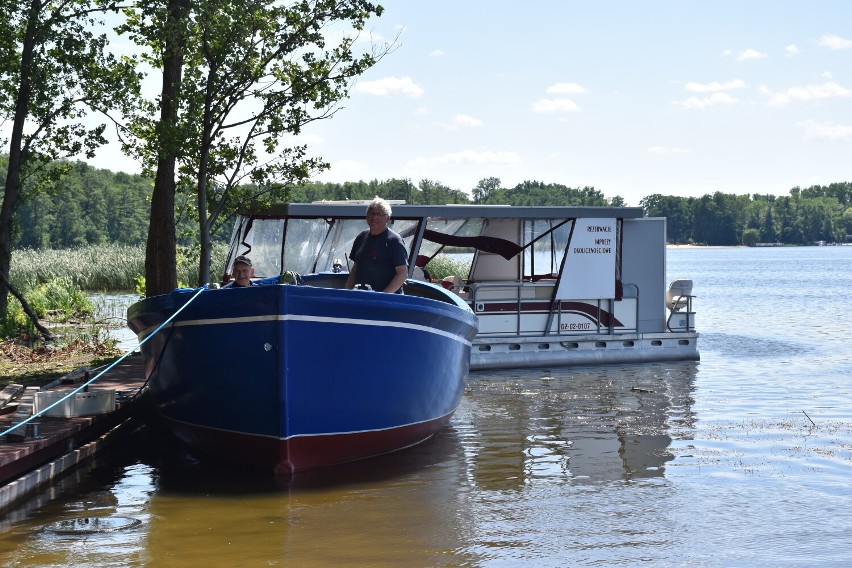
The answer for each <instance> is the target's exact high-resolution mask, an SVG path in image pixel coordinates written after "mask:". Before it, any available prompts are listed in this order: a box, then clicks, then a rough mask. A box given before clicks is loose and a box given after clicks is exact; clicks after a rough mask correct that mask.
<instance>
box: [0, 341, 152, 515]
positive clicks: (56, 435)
mask: <svg viewBox="0 0 852 568" xmlns="http://www.w3.org/2000/svg"><path fill="white" fill-rule="evenodd" d="M97 372H99V370H88V371H87V370H78V371H74V372H72V373H69V374H68V375H66V376H65V377H62V378H61V379H58V380H56V381H54V382H53V383H50V384H49V385H45V386H44V387H42V389H41V390H42V391H50V390H54V389H63V390H73V389H75V388H78V387H79V386H80V385H82V384H83V383H85V382H86V381H88V380H89V379H90V378H91V377H94V376H96V375H97ZM144 383H145V377H144V372H143V365H142V357H141V356H140V355H138V354H132V355H130V356H128V357H126V358H125V359H124V360H123V361H121V363H119V364H117V365H116V366H115V367H113V368H112V369H110V370H109V371H107V372H106V373H104V375H103V376H101V377H100V378H99V379H98V380H97V381H95V382H93V383H92V384H91V385H89V386H88V387H87V390H86V392H89V393H92V394H97V392H98V391H103V390H114V391H115V393H116V404H115V409H114V410H111V411H108V412H104V413H101V414H93V415H88V416H71V417H62V416H44V415H43V416H40V417H39V418H38V419H36V420H33V421H31V422H30V423H28V424H25V425H23V426H21V427H19V428H18V429H16V430H14V431H12V432H10V433H9V434H7V435H5V436H3V437H2V438H0V511H3V510H4V509H6V508H7V507H9V506H10V505H11V504H13V503H14V502H16V501H18V500H19V499H21V498H22V497H24V496H25V495H26V494H28V493H30V492H32V491H34V490H35V489H37V488H38V487H40V486H41V485H43V484H45V483H47V482H49V481H50V480H51V479H53V478H55V477H57V476H59V475H61V474H62V473H64V472H65V471H67V470H68V469H70V468H72V467H74V466H76V465H78V464H79V463H81V462H83V461H85V460H86V459H89V458H90V457H92V456H93V455H94V454H95V453H96V452H97V451H99V450H100V449H101V448H102V446H104V445H106V443H107V441H108V438H110V437H112V436H114V434H115V433H117V431H118V430H119V427H120V426H123V425H125V424H127V423H128V422H129V421H130V419H131V418H133V417H134V410H135V409H136V406H137V405H138V402H139V399H138V398H134V397H133V395H134V394H135V393H137V392H139V390H140V389H141V388H142V387H143V385H144ZM30 388H31V391H30V392H31V393H32V392H33V391H34V390H35V389H33V388H32V387H30ZM25 399H26V397H25V395H22V396H21V398H19V399H18V400H17V401H13V402H11V403H9V404H8V405H6V406H5V407H3V408H2V409H0V412H2V414H0V432H6V431H7V430H8V429H9V428H11V427H12V426H13V425H14V424H16V423H18V422H20V421H21V420H22V419H25V418H26V417H28V416H30V415H31V414H30V410H29V408H28V407H27V402H26V401H25ZM18 407H23V408H21V412H18V411H17V408H18Z"/></svg>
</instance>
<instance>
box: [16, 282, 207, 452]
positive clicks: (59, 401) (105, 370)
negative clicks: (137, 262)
mask: <svg viewBox="0 0 852 568" xmlns="http://www.w3.org/2000/svg"><path fill="white" fill-rule="evenodd" d="M206 289H207V287H206V286H202V287H201V288H199V289H198V291H197V292H195V294H194V295H193V296H192V297H191V298H190V299H189V300H187V302H186V303H185V304H184V305H182V306H181V307H180V308H178V310H177V311H175V313H173V314H172V315H171V316H169V317H168V318H167V319H166V321H164V322H163V323H161V324H160V325H159V327H157V329H155V330H154V332H153V333H152V334H150V335H149V336H148V337H146V338H145V339H143V340H142V341H140V342H139V345H137V346H136V347H135V348H133V349H131V350H130V351H128V352H127V353H125V354H124V355H122V356H121V357H119V358H118V359H116V360H115V361H113V362H112V363H111V364H110V365H109V366H107V367H106V368H105V369H104V370H103V371H101V372H100V373H98V374H97V375H95V376H94V377H93V378H92V379H90V380H88V381H86V382H85V383H83V384H82V385H80V386H79V387H77V388H76V389H74V390H72V391H71V392H69V393H68V394H67V395H65V396H63V397H62V398H60V399H59V400H57V401H56V402H54V403H53V404H51V405H50V406H48V407H47V408H44V409H42V410H39V411H38V412H37V413H36V414H33V415H32V416H30V417H29V418H27V419H26V420H22V421H21V422H19V423H18V424H15V425H14V426H12V427H11V428H9V429H8V430H6V431H5V432H3V433H2V434H0V438H2V437H3V436H5V435H6V434H8V433H9V432H12V431H13V430H16V429H17V428H20V427H21V426H23V425H24V424H26V423H28V422H30V421H32V420H35V419H36V418H38V417H39V416H41V415H42V414H44V413H45V412H47V411H48V410H50V409H51V408H53V407H54V406H56V405H58V404H62V403H63V402H65V401H66V400H68V399H69V398H71V397H72V396H74V395H75V394H77V393H78V392H80V391H82V390H83V389H85V388H86V387H88V386H89V385H90V384H92V383H93V382H95V381H96V380H98V379H99V378H101V377H102V376H103V375H104V374H105V373H106V372H107V371H109V370H111V369H112V368H113V367H115V366H116V365H118V364H119V363H121V362H122V361H124V359H126V358H127V357H128V356H130V355H132V354H133V352H134V351H136V349H138V348H139V347H142V345H144V344H145V342H146V341H148V340H149V339H151V338H152V337H154V336H155V335H157V334H158V333H159V332H160V330H161V329H163V328H164V327H165V326H166V324H168V323H170V322H171V321H172V320H173V319H175V317H177V315H178V314H179V313H181V312H182V311H183V309H184V308H185V307H187V306H188V305H189V304H191V303H192V301H193V300H195V299H196V298H197V297H198V296H199V295H200V294H201V293H202V292H203V291H204V290H206Z"/></svg>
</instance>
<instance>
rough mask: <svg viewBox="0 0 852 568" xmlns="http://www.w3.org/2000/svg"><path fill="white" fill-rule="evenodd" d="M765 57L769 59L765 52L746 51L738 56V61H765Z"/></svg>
mask: <svg viewBox="0 0 852 568" xmlns="http://www.w3.org/2000/svg"><path fill="white" fill-rule="evenodd" d="M764 57H769V56H768V55H766V54H765V53H763V52H760V51H757V50H756V49H746V50H745V51H741V52H740V54H739V55H738V56H737V61H747V60H749V59H763V58H764Z"/></svg>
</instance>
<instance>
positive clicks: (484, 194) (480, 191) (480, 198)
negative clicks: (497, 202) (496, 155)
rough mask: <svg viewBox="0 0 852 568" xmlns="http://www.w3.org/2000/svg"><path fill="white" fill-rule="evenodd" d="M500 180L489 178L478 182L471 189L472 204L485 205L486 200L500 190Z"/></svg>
mask: <svg viewBox="0 0 852 568" xmlns="http://www.w3.org/2000/svg"><path fill="white" fill-rule="evenodd" d="M500 185H501V182H500V178H496V177H489V178H485V179H481V180H479V183H477V184H476V187H475V188H474V189H473V202H474V203H487V202H488V199H489V198H490V197H491V196H492V195H493V194H494V193H495V192H497V191H498V190H499V189H500Z"/></svg>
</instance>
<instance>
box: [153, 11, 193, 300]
mask: <svg viewBox="0 0 852 568" xmlns="http://www.w3.org/2000/svg"><path fill="white" fill-rule="evenodd" d="M188 12H189V1H188V0H169V20H168V22H167V23H166V27H167V33H166V37H167V38H168V39H167V43H166V48H165V50H164V53H163V90H162V96H161V97H160V122H159V124H158V125H157V128H158V140H157V143H158V148H157V153H158V158H157V173H156V175H155V177H154V192H153V194H152V196H151V222H150V224H149V226H148V243H147V246H146V247H145V295H146V296H155V295H157V294H165V293H167V292H170V291H171V290H173V289H174V288H176V287H177V252H176V239H175V173H176V172H175V170H176V163H177V156H176V150H175V148H177V147H178V145H177V144H176V143H175V141H174V140H173V138H174V135H175V134H174V132H175V128H174V127H175V125H176V124H177V119H178V110H179V107H180V87H181V74H182V71H183V49H184V41H185V35H186V34H185V26H186V18H187V14H188Z"/></svg>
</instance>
